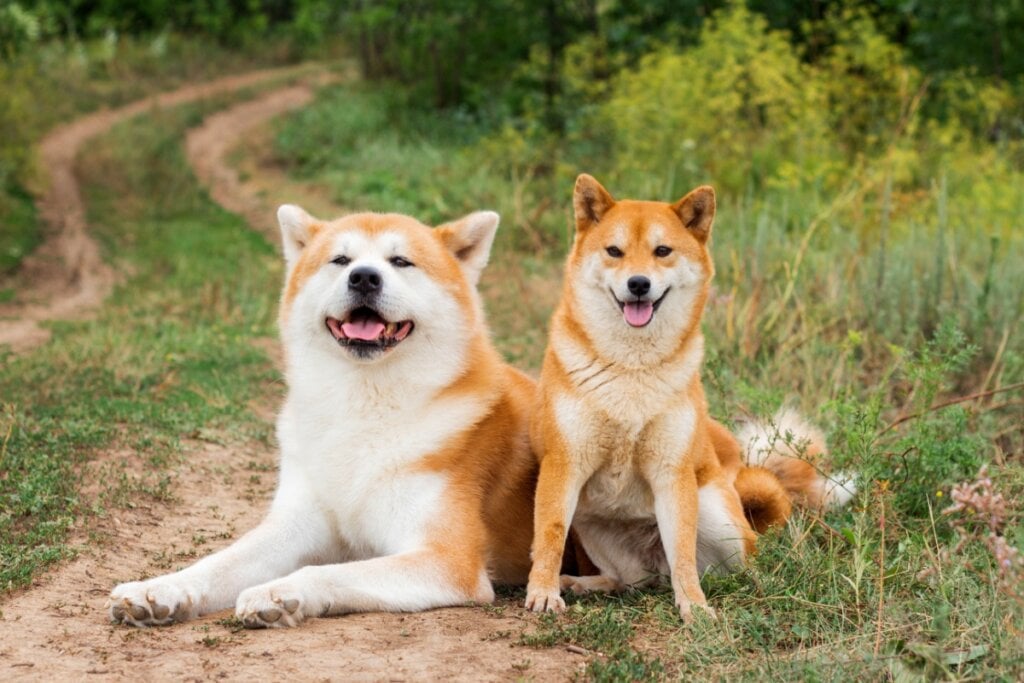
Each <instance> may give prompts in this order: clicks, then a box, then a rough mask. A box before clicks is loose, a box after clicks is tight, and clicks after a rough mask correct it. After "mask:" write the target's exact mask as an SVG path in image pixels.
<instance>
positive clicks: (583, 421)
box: [526, 175, 850, 619]
mask: <svg viewBox="0 0 1024 683" xmlns="http://www.w3.org/2000/svg"><path fill="white" fill-rule="evenodd" d="M573 203H574V208H575V214H576V236H575V241H574V243H573V247H572V250H571V253H570V255H569V258H568V262H567V264H566V268H565V284H564V290H563V295H562V299H561V302H560V304H559V306H558V308H557V309H556V311H555V313H554V316H553V318H552V322H551V331H550V341H549V344H548V349H547V352H546V355H545V357H544V365H543V370H542V372H541V380H540V400H539V402H538V404H537V406H536V408H535V413H534V416H533V419H532V420H531V428H530V431H531V440H532V443H533V445H534V449H535V451H536V452H537V455H538V457H539V458H540V463H541V464H540V475H539V481H538V485H537V503H536V505H537V507H536V512H535V520H534V544H533V568H532V570H531V573H530V579H529V586H528V588H527V597H526V606H527V607H528V608H530V609H533V610H536V611H541V610H560V609H562V608H564V606H565V603H564V601H563V600H562V598H561V595H560V592H561V590H574V591H586V590H616V589H620V588H623V587H625V586H629V585H638V584H643V583H645V582H648V581H651V580H653V579H655V578H657V577H658V576H659V575H668V576H670V577H671V584H672V588H673V591H674V594H675V601H676V605H677V607H678V608H679V612H680V614H681V616H682V617H683V618H684V619H688V618H689V617H690V615H691V611H692V608H693V606H694V605H697V606H700V607H705V608H706V607H707V601H706V600H705V597H704V593H703V591H702V590H701V586H700V576H701V574H702V573H703V572H704V571H706V570H720V571H726V570H730V569H734V568H736V567H738V566H739V565H741V564H742V562H743V560H744V558H745V557H746V556H747V555H748V554H750V553H751V552H752V551H753V549H754V541H755V538H756V534H755V529H756V530H761V529H764V528H766V527H767V526H770V525H771V524H777V523H780V522H783V521H785V519H786V518H787V517H788V516H789V514H790V510H791V504H792V502H794V501H795V502H800V503H805V504H815V505H821V504H826V503H829V502H842V501H843V500H844V499H846V498H847V497H848V496H849V495H850V492H849V491H848V490H846V489H840V488H838V487H836V486H833V485H830V484H829V483H828V482H827V481H826V480H824V479H823V478H822V477H820V476H819V475H818V473H817V471H816V469H815V468H814V466H813V465H811V464H809V463H807V462H805V461H803V460H800V459H797V458H794V457H791V456H793V455H794V454H795V448H796V447H795V446H794V445H793V444H792V438H790V439H789V440H788V441H784V440H783V439H776V438H775V436H774V435H773V432H772V430H771V429H769V428H768V427H767V426H765V425H756V424H755V425H752V426H750V427H749V428H748V429H747V433H746V437H747V439H748V441H749V446H750V447H749V448H748V449H747V452H746V453H745V454H744V453H743V449H742V448H741V446H740V444H739V443H738V442H737V440H736V439H735V438H734V437H733V436H732V434H730V433H729V431H728V430H727V429H726V428H725V427H723V426H722V425H720V424H719V423H717V422H715V421H714V420H712V419H711V418H710V416H709V415H708V409H707V404H706V401H705V398H704V391H703V388H702V385H701V380H700V369H701V362H702V356H703V350H704V339H703V336H702V335H701V331H700V321H701V315H702V313H703V310H704V304H705V301H706V300H707V297H708V290H709V287H710V283H711V278H712V275H713V274H714V267H713V264H712V261H711V255H710V253H709V251H708V238H709V237H710V235H711V227H712V223H713V221H714V217H715V193H714V190H713V189H712V188H711V187H708V186H704V187H698V188H697V189H695V190H693V191H692V192H690V193H689V194H687V195H686V196H685V197H683V198H682V199H680V200H679V201H677V202H675V203H674V204H666V203H660V202H646V201H616V200H615V199H614V198H613V197H612V196H611V195H610V194H609V193H608V192H607V191H606V190H605V189H604V188H603V187H602V186H601V185H600V184H599V183H598V182H597V181H596V180H595V179H594V178H592V177H590V176H588V175H581V176H580V177H579V178H578V179H577V181H576V189H575V193H574V197H573ZM786 417H787V427H788V428H790V429H793V430H795V431H796V435H797V437H799V438H802V437H803V436H804V435H805V434H804V432H805V431H806V429H805V425H804V424H803V423H802V422H800V421H799V420H797V419H795V418H792V419H791V417H790V416H789V415H788V414H787V416H786ZM788 436H790V437H792V436H793V435H791V434H790V435H788ZM809 436H810V437H811V438H812V440H814V441H815V443H814V447H815V448H816V449H818V451H821V450H822V449H823V442H822V441H821V440H820V436H819V435H818V434H817V433H813V434H810V435H809ZM777 441H778V442H779V443H778V444H777V443H776V442H777ZM786 444H789V445H788V446H787V445H786ZM787 449H788V450H787ZM751 465H762V466H751ZM570 523H571V524H572V528H573V529H574V530H575V532H576V534H578V538H579V541H580V542H581V543H582V546H583V549H584V550H585V551H586V553H587V554H588V555H589V556H590V558H591V559H592V560H593V562H594V564H595V565H596V566H597V567H598V568H599V569H600V575H599V576H584V577H572V576H562V577H561V578H560V577H559V566H560V562H561V553H562V547H563V543H564V540H565V536H566V533H567V530H568V529H569V527H570Z"/></svg>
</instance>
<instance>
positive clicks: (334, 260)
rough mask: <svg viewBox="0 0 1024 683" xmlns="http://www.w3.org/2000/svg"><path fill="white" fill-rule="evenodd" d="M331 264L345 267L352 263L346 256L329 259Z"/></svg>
mask: <svg viewBox="0 0 1024 683" xmlns="http://www.w3.org/2000/svg"><path fill="white" fill-rule="evenodd" d="M331 263H333V264H334V265H336V266H347V265H348V264H350V263H352V259H350V258H349V257H348V256H335V257H334V258H332V259H331Z"/></svg>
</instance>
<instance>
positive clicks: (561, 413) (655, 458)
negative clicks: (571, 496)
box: [555, 338, 703, 519]
mask: <svg viewBox="0 0 1024 683" xmlns="http://www.w3.org/2000/svg"><path fill="white" fill-rule="evenodd" d="M702 351H703V344H702V340H700V339H699V338H698V339H697V340H695V343H693V345H692V347H691V348H689V349H687V351H686V352H685V353H684V354H683V356H682V357H681V358H680V359H679V360H677V361H675V362H673V363H666V364H665V365H663V366H659V367H658V368H655V369H645V370H635V369H629V370H620V369H618V368H616V367H615V366H614V365H609V366H606V365H604V364H602V362H601V361H596V362H595V361H594V360H593V358H588V357H587V356H586V354H585V353H584V352H583V351H582V349H580V348H579V347H576V346H575V345H573V344H572V343H571V342H562V343H561V344H559V345H557V346H556V352H557V353H558V355H559V358H560V360H561V361H562V363H563V366H564V367H566V368H568V369H569V373H570V374H569V377H570V381H572V382H573V383H574V384H575V385H576V386H575V389H574V390H573V391H571V392H567V393H564V394H562V395H560V396H558V397H557V398H556V400H555V419H556V423H557V425H558V428H559V431H560V432H561V434H562V436H563V438H564V439H565V440H566V442H567V445H568V446H569V448H570V449H571V451H572V457H571V460H573V461H574V462H577V463H579V465H580V466H581V467H582V468H583V469H584V471H585V472H586V473H587V475H588V479H587V483H586V485H585V486H584V488H583V491H582V494H581V497H580V507H579V511H580V514H591V513H595V512H596V509H597V508H598V507H599V508H601V509H602V510H603V511H604V512H602V515H607V516H608V517H611V518H616V519H624V518H626V519H641V518H642V519H647V518H651V517H653V514H654V508H653V496H652V493H651V486H650V478H651V477H671V476H673V473H674V472H675V471H676V469H677V468H678V467H679V465H680V463H681V461H682V460H683V458H685V457H686V455H687V454H688V453H689V451H690V447H691V444H692V441H693V435H694V428H695V424H696V407H695V406H693V405H691V403H690V402H689V399H688V397H687V391H686V390H687V388H688V387H689V384H690V382H691V381H692V379H693V375H694V373H695V372H697V371H698V368H699V366H700V360H701V356H702ZM588 366H589V367H588ZM574 368H587V369H586V370H581V371H578V372H575V373H574V372H572V370H573V369H574ZM590 501H595V502H596V504H595V505H594V506H593V507H594V509H591V505H590V504H589V502H590Z"/></svg>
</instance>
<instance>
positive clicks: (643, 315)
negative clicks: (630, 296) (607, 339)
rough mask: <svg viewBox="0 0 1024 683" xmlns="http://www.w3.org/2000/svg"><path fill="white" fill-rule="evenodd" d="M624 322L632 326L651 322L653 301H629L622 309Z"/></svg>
mask: <svg viewBox="0 0 1024 683" xmlns="http://www.w3.org/2000/svg"><path fill="white" fill-rule="evenodd" d="M622 312H623V314H624V315H625V316H626V322H627V323H629V324H630V325H632V326H633V327H643V326H644V325H646V324H647V323H649V322H651V316H653V315H654V302H653V301H629V302H627V303H626V305H625V306H624V307H623V309H622Z"/></svg>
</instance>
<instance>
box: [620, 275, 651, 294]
mask: <svg viewBox="0 0 1024 683" xmlns="http://www.w3.org/2000/svg"><path fill="white" fill-rule="evenodd" d="M626 286H627V287H629V293H630V294H632V295H633V296H643V295H644V294H646V293H647V292H649V291H651V281H650V280H649V279H647V278H645V277H644V276H643V275H634V276H633V277H631V278H629V280H627V281H626Z"/></svg>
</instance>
